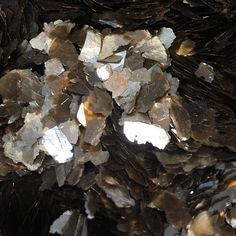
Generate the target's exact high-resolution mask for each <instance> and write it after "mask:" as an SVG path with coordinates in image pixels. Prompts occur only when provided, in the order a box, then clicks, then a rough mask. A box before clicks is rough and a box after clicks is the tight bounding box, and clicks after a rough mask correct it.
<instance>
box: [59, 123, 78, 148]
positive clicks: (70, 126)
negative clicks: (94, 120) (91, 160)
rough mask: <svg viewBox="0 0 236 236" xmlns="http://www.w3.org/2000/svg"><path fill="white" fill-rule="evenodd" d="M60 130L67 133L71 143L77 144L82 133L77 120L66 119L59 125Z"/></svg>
mask: <svg viewBox="0 0 236 236" xmlns="http://www.w3.org/2000/svg"><path fill="white" fill-rule="evenodd" d="M59 128H60V130H61V131H62V132H63V133H64V134H65V136H66V137H67V139H68V141H69V142H70V143H71V144H76V143H77V141H78V137H79V134H80V131H79V126H78V124H77V123H76V122H75V121H66V122H64V123H61V124H60V125H59Z"/></svg>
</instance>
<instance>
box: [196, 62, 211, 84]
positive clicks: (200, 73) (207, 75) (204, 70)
mask: <svg viewBox="0 0 236 236" xmlns="http://www.w3.org/2000/svg"><path fill="white" fill-rule="evenodd" d="M195 75H196V76H197V77H198V78H201V77H203V78H204V80H205V81H206V82H208V83H212V81H213V80H214V76H215V72H214V69H213V67H212V66H210V65H208V64H206V63H204V62H201V63H200V64H199V67H198V69H197V70H196V71H195Z"/></svg>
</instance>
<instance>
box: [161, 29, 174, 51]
mask: <svg viewBox="0 0 236 236" xmlns="http://www.w3.org/2000/svg"><path fill="white" fill-rule="evenodd" d="M158 37H159V39H160V41H161V42H162V44H163V45H164V46H165V48H166V49H168V48H169V47H170V46H171V44H172V43H173V42H174V40H175V38H176V36H175V33H174V31H173V30H172V29H171V28H166V27H163V28H161V30H160V33H159V34H158Z"/></svg>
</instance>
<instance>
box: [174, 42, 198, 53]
mask: <svg viewBox="0 0 236 236" xmlns="http://www.w3.org/2000/svg"><path fill="white" fill-rule="evenodd" d="M194 48H195V42H194V41H192V40H190V39H186V40H184V41H183V42H182V43H181V44H180V47H179V48H178V49H177V51H176V54H177V55H178V56H184V57H188V56H191V55H193V52H194Z"/></svg>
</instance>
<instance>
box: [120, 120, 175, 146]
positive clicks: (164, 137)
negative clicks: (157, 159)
mask: <svg viewBox="0 0 236 236" xmlns="http://www.w3.org/2000/svg"><path fill="white" fill-rule="evenodd" d="M124 134H125V136H126V137H127V139H128V140H129V141H131V142H135V141H137V143H138V144H146V143H147V142H149V143H151V144H152V145H153V146H155V147H157V148H159V149H164V148H165V146H166V145H167V144H168V143H169V140H170V136H169V135H168V133H167V132H166V131H165V130H164V129H162V128H160V127H157V126H155V125H150V124H146V123H142V122H132V121H125V122H124Z"/></svg>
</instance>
